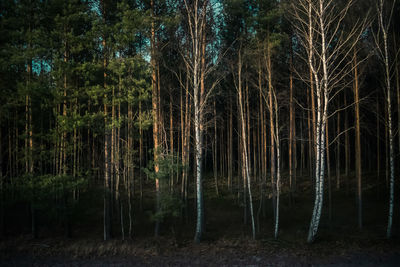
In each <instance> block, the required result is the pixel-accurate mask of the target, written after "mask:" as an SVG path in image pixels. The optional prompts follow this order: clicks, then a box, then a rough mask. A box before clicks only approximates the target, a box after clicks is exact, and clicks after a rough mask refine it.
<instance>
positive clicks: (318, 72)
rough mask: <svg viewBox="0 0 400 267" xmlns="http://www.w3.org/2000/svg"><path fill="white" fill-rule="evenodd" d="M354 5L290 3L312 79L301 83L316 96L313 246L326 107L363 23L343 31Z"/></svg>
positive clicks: (328, 0) (320, 0) (312, 0)
mask: <svg viewBox="0 0 400 267" xmlns="http://www.w3.org/2000/svg"><path fill="white" fill-rule="evenodd" d="M353 2H354V1H348V2H347V3H346V4H345V5H344V6H342V7H341V6H339V5H338V4H336V3H335V2H334V1H332V0H300V1H295V2H294V3H293V5H292V6H293V9H292V11H293V17H294V22H293V26H294V28H295V30H296V32H297V35H298V37H299V40H300V42H301V45H302V46H303V48H304V49H305V51H306V54H307V57H306V58H307V59H306V60H307V63H308V66H309V68H310V69H311V72H312V78H311V77H310V78H309V79H308V78H305V77H303V80H304V81H306V82H308V83H309V84H312V85H314V87H313V88H312V89H313V91H314V92H315V95H316V102H317V103H316V104H317V105H316V121H315V129H316V130H315V147H314V151H313V152H314V158H313V159H314V163H315V169H314V176H315V200H314V209H313V213H312V217H311V222H310V228H309V232H308V238H307V241H308V242H309V243H311V242H313V241H314V239H315V236H316V234H317V231H318V226H319V222H320V218H321V212H322V203H323V195H324V177H325V156H326V155H325V150H326V145H325V141H326V123H327V120H328V106H329V102H330V101H331V100H332V98H334V97H335V95H336V92H337V91H338V90H341V89H342V87H341V86H342V84H341V82H342V81H343V77H345V76H346V75H348V74H349V73H350V72H351V69H352V68H351V61H350V60H348V57H349V55H350V51H351V49H352V48H353V47H354V46H355V44H356V43H357V41H358V40H359V39H360V36H361V33H362V32H363V30H364V23H359V22H358V23H355V24H354V25H351V27H350V31H347V32H346V31H344V29H343V24H344V19H345V17H346V15H347V13H348V11H349V9H350V7H351V6H352V5H353Z"/></svg>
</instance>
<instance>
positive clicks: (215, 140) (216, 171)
mask: <svg viewBox="0 0 400 267" xmlns="http://www.w3.org/2000/svg"><path fill="white" fill-rule="evenodd" d="M217 150H218V142H217V104H216V99H215V98H214V140H213V171H214V183H215V194H216V195H217V196H218V195H219V192H218V170H217V166H218V164H217V160H218V159H217V156H218V155H217ZM221 156H222V153H221V155H220V157H221Z"/></svg>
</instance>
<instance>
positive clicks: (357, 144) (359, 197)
mask: <svg viewBox="0 0 400 267" xmlns="http://www.w3.org/2000/svg"><path fill="white" fill-rule="evenodd" d="M353 61H354V63H353V64H354V66H353V67H354V102H355V106H354V111H355V128H356V140H355V147H356V151H355V157H356V177H357V203H358V228H360V229H362V184H361V143H360V141H361V139H360V103H359V101H360V98H359V87H358V65H357V64H358V63H357V54H356V51H355V50H354V53H353Z"/></svg>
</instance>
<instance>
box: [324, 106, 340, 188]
mask: <svg viewBox="0 0 400 267" xmlns="http://www.w3.org/2000/svg"><path fill="white" fill-rule="evenodd" d="M326 132H327V133H328V131H326ZM336 133H337V135H336V136H337V137H336V138H337V139H336V189H340V160H341V157H340V112H338V114H337V130H336Z"/></svg>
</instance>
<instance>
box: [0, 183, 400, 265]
mask: <svg viewBox="0 0 400 267" xmlns="http://www.w3.org/2000/svg"><path fill="white" fill-rule="evenodd" d="M370 178H371V179H370V180H371V182H370V183H368V182H366V183H365V186H364V192H363V204H364V209H363V211H364V213H363V229H362V230H359V229H358V226H357V205H356V201H355V193H354V188H355V186H354V184H352V183H349V191H348V190H347V189H346V186H345V184H343V185H342V189H341V190H337V189H332V207H331V210H332V213H331V219H330V220H329V212H328V210H329V209H328V194H326V195H325V199H324V201H325V202H324V210H323V216H322V218H321V224H320V228H319V232H318V236H317V239H316V240H315V242H314V243H313V244H307V243H306V237H307V230H308V225H309V220H310V218H311V212H312V203H313V202H312V201H313V193H312V186H311V183H310V181H309V180H308V179H307V178H304V179H303V180H301V178H299V180H298V184H297V189H298V190H297V191H296V192H298V193H296V194H294V201H293V202H292V203H291V202H290V201H289V197H288V194H287V193H285V190H287V188H286V189H285V187H284V190H283V194H282V201H281V209H280V211H281V213H280V214H281V216H280V230H279V238H278V239H277V240H275V239H274V238H273V220H272V218H273V212H272V208H271V207H272V202H271V200H268V201H267V202H266V203H267V205H266V209H265V216H262V212H261V210H260V218H259V220H258V223H257V225H259V229H258V233H257V240H255V241H253V240H251V227H250V225H251V224H250V221H249V220H247V224H244V222H243V221H244V216H243V214H244V208H243V207H244V206H243V204H241V200H240V199H239V200H238V198H237V195H233V194H231V193H229V192H228V191H227V190H224V189H223V188H220V195H219V196H218V197H217V196H216V194H215V191H214V187H213V183H212V179H207V180H206V183H205V188H206V192H205V207H206V210H205V216H206V220H205V222H206V226H205V230H206V232H205V235H204V238H203V242H202V243H201V244H193V241H192V240H193V234H194V227H195V222H194V220H195V216H194V211H195V210H194V202H193V199H191V202H190V203H189V204H188V207H190V208H189V209H188V211H187V216H185V217H184V219H181V218H170V219H167V220H166V221H164V223H163V224H162V227H161V236H160V237H158V238H154V237H152V232H153V229H154V228H153V227H154V223H152V222H151V219H150V218H151V216H150V215H149V214H150V213H151V210H152V207H153V205H154V204H153V203H154V202H153V201H154V200H153V199H151V198H148V199H146V198H145V199H144V200H143V208H142V209H141V210H140V209H139V207H135V211H136V213H135V214H136V220H135V224H134V238H133V239H132V240H124V241H122V240H121V237H120V234H119V228H118V223H116V224H115V225H114V238H113V240H110V241H107V242H104V241H103V240H102V239H101V237H102V224H101V222H102V215H101V206H102V205H101V201H102V199H101V198H100V197H97V198H96V197H93V195H89V194H88V195H84V194H82V196H81V198H82V199H81V201H82V202H83V203H85V205H80V206H81V207H80V208H79V209H78V210H76V212H75V215H76V216H75V217H74V221H75V223H74V226H73V237H72V238H64V237H63V234H62V226H60V225H56V226H53V227H51V226H50V225H49V224H46V220H45V216H44V213H43V216H42V222H41V223H42V225H46V227H44V226H42V228H41V231H40V234H39V238H38V239H32V238H31V237H30V236H29V234H28V233H29V229H25V233H24V234H19V235H15V234H14V235H11V234H9V237H8V238H7V239H5V240H3V241H0V266H400V225H399V222H400V216H399V215H400V214H398V212H396V211H395V217H394V224H393V225H394V229H393V233H394V237H393V238H392V239H391V240H387V239H386V238H385V234H386V224H387V210H388V208H387V207H388V201H387V198H386V197H385V189H384V187H385V186H384V185H382V186H381V189H380V190H379V191H378V190H376V189H377V188H376V187H374V186H373V182H374V181H375V179H374V178H373V177H370ZM366 180H368V179H366ZM253 188H254V189H253V190H254V191H256V192H255V194H254V195H255V197H254V205H255V207H254V209H255V211H256V213H258V211H259V199H258V195H257V191H258V189H257V187H253ZM147 190H152V189H151V188H150V187H149V188H148V189H147ZM300 192H301V193H300ZM397 193H398V192H396V194H397ZM95 195H96V194H95ZM144 195H145V196H151V195H152V194H151V192H146V194H144ZM97 202H98V203H97ZM93 207H98V208H97V209H98V210H96V208H93ZM395 209H396V210H397V211H398V207H397V208H395ZM16 219H18V218H17V217H15V218H13V220H12V221H13V222H15V223H14V228H15V229H14V231H15V232H19V233H20V232H24V231H21V229H22V230H24V228H21V226H19V227H20V228H18V224H20V225H23V223H22V222H23V221H24V220H25V225H26V220H27V218H23V217H21V218H19V220H16ZM47 223H48V221H47ZM60 228H61V230H60ZM10 229H11V230H10V231H12V227H10Z"/></svg>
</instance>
